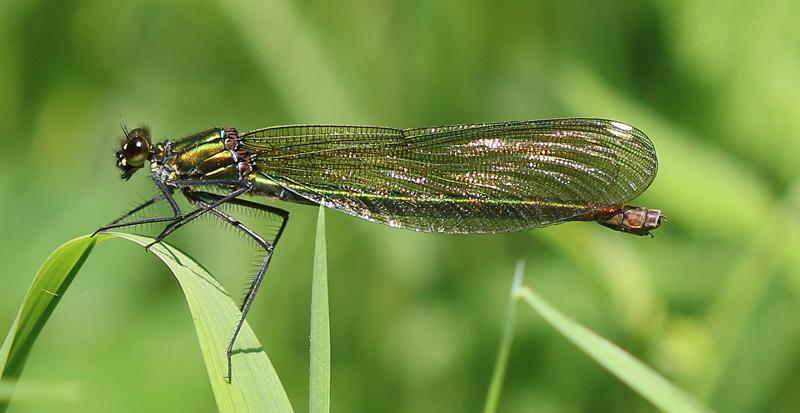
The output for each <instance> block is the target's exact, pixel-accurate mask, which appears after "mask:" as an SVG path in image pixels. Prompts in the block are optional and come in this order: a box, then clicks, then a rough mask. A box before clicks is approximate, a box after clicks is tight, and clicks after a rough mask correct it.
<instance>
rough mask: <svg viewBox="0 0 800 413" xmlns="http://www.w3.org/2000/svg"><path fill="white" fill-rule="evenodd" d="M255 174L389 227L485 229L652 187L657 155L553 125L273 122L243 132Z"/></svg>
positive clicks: (605, 132)
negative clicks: (271, 125)
mask: <svg viewBox="0 0 800 413" xmlns="http://www.w3.org/2000/svg"><path fill="white" fill-rule="evenodd" d="M243 144H244V147H245V149H247V150H249V151H250V152H251V154H255V159H256V172H257V173H259V174H261V176H263V177H265V178H266V179H268V180H272V181H274V182H276V183H278V184H279V185H281V186H283V187H285V188H286V189H288V190H290V191H292V192H293V193H295V194H297V195H299V196H301V197H303V198H306V199H309V200H311V201H313V202H316V203H319V204H322V205H324V206H326V207H329V208H333V209H336V210H339V211H342V212H345V213H348V214H350V215H354V216H357V217H360V218H364V219H367V220H370V221H374V222H380V223H384V224H387V225H391V226H395V227H403V228H407V229H412V230H416V231H425V232H444V233H494V232H504V231H516V230H522V229H528V228H535V227H542V226H546V225H550V224H554V223H559V222H563V221H568V220H571V219H580V217H581V216H586V214H587V213H590V212H591V211H594V210H596V209H597V208H603V207H607V206H611V205H615V204H620V203H625V202H627V201H629V200H631V199H633V198H635V197H636V196H637V195H639V194H640V193H641V192H642V191H644V190H645V189H646V188H647V187H648V186H649V185H650V183H651V182H652V181H653V179H654V178H655V175H656V170H657V160H656V154H655V148H654V147H653V144H652V142H650V140H649V139H648V138H647V136H646V135H645V134H644V133H642V132H641V131H639V130H638V129H636V128H633V127H631V126H629V125H626V124H623V123H620V122H614V121H608V120H601V119H551V120H537V121H530V122H507V123H487V124H466V125H452V126H440V127H431V128H423V129H405V130H401V129H391V128H381V127H370V126H318V125H317V126H280V127H274V128H267V129H261V130H257V131H253V132H250V133H247V134H245V135H244V138H243Z"/></svg>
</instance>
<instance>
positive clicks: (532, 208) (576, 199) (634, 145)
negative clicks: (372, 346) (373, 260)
mask: <svg viewBox="0 0 800 413" xmlns="http://www.w3.org/2000/svg"><path fill="white" fill-rule="evenodd" d="M123 129H124V128H123ZM125 135H126V140H125V142H124V143H123V144H122V148H121V149H120V150H119V151H118V152H117V166H118V167H119V168H121V169H122V177H123V178H124V179H129V178H130V177H131V175H132V174H133V173H134V172H136V171H137V170H138V169H140V168H142V167H144V164H145V162H146V161H150V174H151V176H152V178H153V182H154V183H155V185H156V186H157V187H158V189H159V190H160V192H161V193H160V194H159V195H158V196H156V197H155V198H153V199H151V200H150V201H148V202H145V203H144V204H142V205H141V206H139V207H137V208H135V209H134V210H132V211H130V212H129V213H127V214H125V215H124V216H122V217H120V218H119V219H117V220H116V221H114V222H112V223H111V224H109V225H106V226H104V227H102V228H100V230H99V231H102V230H107V229H110V228H118V227H125V226H131V225H139V224H145V223H153V222H167V223H168V225H167V227H166V228H165V229H164V230H163V231H162V232H161V234H160V235H159V236H158V237H157V239H156V241H155V242H159V241H161V240H162V239H163V238H164V237H165V236H167V235H168V234H170V233H171V232H172V231H174V230H176V229H177V228H179V227H181V226H182V225H184V224H186V223H187V222H189V221H191V220H193V219H194V218H197V217H198V216H200V215H203V214H205V213H207V212H210V213H212V214H214V215H216V216H217V217H218V218H220V219H221V220H223V221H224V222H227V223H228V224H230V225H232V226H234V227H235V228H237V229H238V230H240V231H242V232H244V233H245V234H247V236H249V237H251V238H252V239H254V240H255V241H256V242H258V243H259V245H261V246H262V247H263V248H264V249H265V250H266V252H267V254H266V257H265V258H264V261H263V263H262V264H261V267H260V268H259V270H258V273H257V274H256V278H255V279H254V281H253V284H252V286H251V288H250V289H249V291H248V293H247V294H246V296H245V299H244V301H243V303H242V306H241V311H242V316H241V318H240V320H239V323H238V325H237V327H236V329H235V331H234V334H233V337H232V338H231V341H230V344H229V346H228V350H227V355H228V377H230V374H231V351H232V349H233V345H234V342H235V340H236V337H237V335H238V333H239V329H240V328H241V326H242V324H243V323H244V319H245V317H246V316H247V312H248V311H249V309H250V306H251V304H252V302H253V298H254V297H255V294H256V292H257V291H258V287H259V286H260V284H261V281H262V280H263V277H264V273H265V272H266V270H267V267H268V266H269V262H270V259H271V258H272V251H273V247H274V246H275V244H277V242H278V240H279V239H280V236H281V234H282V233H283V230H284V228H285V227H286V222H287V220H288V217H289V214H288V212H286V211H284V210H282V209H280V208H276V207H273V206H269V205H264V204H261V203H258V202H254V201H250V200H245V199H241V198H240V196H241V195H244V194H249V195H254V196H260V197H262V198H265V199H273V200H280V201H289V202H296V203H303V204H314V205H322V206H326V207H328V208H332V209H335V210H338V211H342V212H344V213H347V214H350V215H353V216H357V217H359V218H363V219H366V220H369V221H373V222H379V223H383V224H386V225H389V226H392V227H397V228H406V229H410V230H414V231H423V232H441V233H450V234H481V233H498V232H507V231H520V230H524V229H530V228H538V227H543V226H547V225H553V224H558V223H562V222H566V221H596V222H599V223H600V224H602V225H605V226H607V227H609V228H612V229H615V230H617V231H621V232H627V233H631V234H635V235H648V236H652V235H650V231H652V230H654V229H656V228H658V227H659V225H661V222H662V221H665V220H666V218H665V217H664V216H663V215H661V211H660V210H657V209H646V208H640V207H634V206H630V205H627V202H628V201H630V200H632V199H633V198H635V197H636V196H638V195H639V194H641V193H642V192H643V191H644V190H645V189H647V187H648V186H649V185H650V183H652V182H653V179H655V176H656V170H657V169H658V161H657V159H656V153H655V148H654V147H653V144H652V142H650V139H648V138H647V136H646V135H645V134H644V133H642V132H641V131H639V130H638V129H636V128H634V127H632V126H630V125H627V124H624V123H620V122H615V121H609V120H602V119H577V118H576V119H550V120H537V121H530V122H505V123H483V124H465V125H452V126H437V127H430V128H421V129H393V128H383V127H374V126H327V125H298V126H277V127H271V128H265V129H259V130H255V131H252V132H248V133H244V134H240V133H238V132H237V131H236V129H233V128H213V129H209V130H207V131H205V132H201V133H198V134H196V135H192V136H188V137H185V138H181V139H177V140H174V141H164V142H162V143H158V144H155V145H153V144H152V142H151V135H150V131H149V130H148V129H146V128H139V129H134V130H132V131H130V132H128V131H127V130H125ZM175 189H178V190H180V191H181V193H183V195H184V196H185V197H186V198H187V199H188V200H189V201H190V202H192V203H193V204H194V205H196V206H197V209H195V210H194V211H192V212H190V213H187V214H184V213H183V212H182V211H181V209H180V208H179V207H178V204H177V203H176V202H175V200H174V199H173V193H174V190H175ZM212 191H213V192H212ZM163 200H166V201H167V202H168V203H169V205H170V206H171V208H172V211H173V216H171V217H155V218H147V219H141V220H136V221H124V220H125V219H127V218H128V217H130V216H131V215H133V214H135V213H137V212H138V211H140V210H142V209H144V208H145V207H147V206H149V205H152V204H154V203H157V202H159V201H163ZM225 203H232V204H236V205H241V206H245V207H250V208H256V209H259V210H261V211H265V212H267V213H272V214H276V215H277V216H279V217H280V218H281V226H280V229H279V230H278V231H277V234H276V236H275V237H274V239H272V240H267V239H265V238H263V237H262V236H260V235H258V234H257V233H256V232H254V231H252V230H251V229H250V228H248V227H246V226H245V225H243V224H242V223H241V222H239V221H238V220H237V219H235V218H234V217H232V216H231V215H229V214H227V213H225V212H223V211H221V210H219V209H218V207H219V206H220V205H222V204H225Z"/></svg>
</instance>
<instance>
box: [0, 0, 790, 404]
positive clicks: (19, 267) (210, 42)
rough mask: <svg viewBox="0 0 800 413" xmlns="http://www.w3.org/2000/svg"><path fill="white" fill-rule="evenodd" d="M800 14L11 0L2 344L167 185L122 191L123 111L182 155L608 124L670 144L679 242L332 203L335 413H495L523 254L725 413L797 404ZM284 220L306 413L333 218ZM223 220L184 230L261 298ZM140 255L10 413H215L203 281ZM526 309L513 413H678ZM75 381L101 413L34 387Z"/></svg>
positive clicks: (671, 5)
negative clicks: (101, 238) (332, 128)
mask: <svg viewBox="0 0 800 413" xmlns="http://www.w3.org/2000/svg"><path fill="white" fill-rule="evenodd" d="M798 20H800V3H797V2H792V1H788V0H784V1H780V0H774V1H767V2H746V1H741V0H733V1H721V0H697V1H685V2H666V1H660V2H641V1H634V0H621V1H616V2H593V1H577V0H566V1H555V0H546V1H519V0H505V1H488V0H484V1H476V0H472V1H453V0H425V1H419V0H414V1H400V0H395V1H382V0H377V1H366V0H340V1H335V2H334V1H312V0H307V1H299V2H290V1H279V0H269V1H251V2H247V1H218V2H215V1H210V0H200V1H186V0H183V1H182V0H174V1H169V0H168V1H145V0H141V1H136V0H134V1H125V2H107V1H98V0H82V1H77V0H72V1H69V0H68V1H48V0H32V1H31V0H28V1H21V0H16V1H15V0H10V1H4V2H0V126H1V127H2V131H3V133H2V138H0V142H2V150H0V210H1V211H2V213H1V214H0V228H2V232H0V233H1V234H2V236H0V263H2V267H0V268H2V270H0V331H7V327H8V326H10V325H11V322H12V320H13V319H14V316H15V312H16V310H17V308H18V307H19V304H20V302H21V301H22V298H23V296H24V294H25V291H26V289H27V287H28V285H29V283H30V281H31V278H32V277H33V274H35V272H36V270H37V269H38V266H39V265H40V264H41V263H42V262H43V261H44V260H45V258H46V257H47V256H48V254H49V253H50V252H51V251H53V249H55V248H56V247H57V246H59V245H61V244H62V243H63V242H65V241H66V240H69V239H72V238H74V237H76V236H79V235H82V234H85V233H87V232H91V231H93V230H94V229H96V228H97V227H99V226H100V225H103V224H106V223H108V222H110V221H111V220H112V219H114V218H116V217H117V216H118V215H119V214H121V213H122V212H123V211H124V210H126V209H128V208H130V206H131V205H132V204H133V203H135V202H139V201H141V200H144V199H147V198H148V197H150V196H152V195H153V194H154V189H153V187H152V183H151V182H149V181H148V177H147V176H146V174H144V173H139V174H137V175H135V176H134V177H133V178H132V179H131V180H130V181H129V182H123V181H121V180H120V179H119V172H118V170H116V168H115V167H114V162H113V157H112V154H113V152H114V151H115V150H116V146H117V143H118V139H119V138H120V137H121V131H120V128H119V125H118V124H119V119H120V116H121V117H122V118H124V120H125V122H127V124H128V125H129V126H131V127H133V126H139V125H140V124H142V123H145V122H146V123H147V125H149V126H150V127H151V128H152V130H153V135H154V136H155V138H156V139H157V140H164V139H170V138H175V137H179V136H182V135H185V134H187V133H191V132H196V131H199V130H203V129H205V128H208V127H210V126H214V125H217V126H233V127H237V128H238V129H239V130H242V131H245V130H249V129H255V128H259V127H263V126H269V125H276V124H287V123H359V124H375V125H387V126H395V127H417V126H432V125H441V124H450V123H461V122H483V121H503V120H527V119H536V118H547V117H564V116H591V117H606V118H611V119H616V120H620V121H624V122H627V123H630V124H632V125H635V126H636V127H638V128H640V129H642V130H643V131H645V132H646V133H647V134H648V135H649V136H650V137H651V138H652V140H653V142H654V143H655V145H656V148H657V150H658V154H659V160H660V167H661V168H660V171H659V176H658V178H657V179H656V181H655V183H654V184H653V186H652V187H651V188H650V189H649V190H648V191H647V192H646V193H645V194H644V195H643V196H642V197H640V199H639V200H637V201H636V203H637V204H641V205H645V206H648V207H650V208H661V209H663V211H664V214H665V215H667V216H668V217H669V222H667V223H665V224H664V225H663V227H662V229H660V230H658V231H656V232H655V236H656V237H655V238H654V239H645V238H637V237H633V236H629V235H625V234H621V233H615V232H612V231H609V230H607V229H605V228H602V227H600V226H599V225H594V224H589V223H570V224H565V225H561V226H557V227H552V228H546V229H541V230H535V231H528V232H523V233H515V234H503V235H496V236H445V235H431V234H416V233H411V232H406V231H402V230H397V229H392V228H386V227H382V226H379V225H375V224H370V223H368V222H364V221H361V220H358V219H355V218H351V217H347V216H344V215H342V214H338V213H333V212H331V213H330V214H328V228H327V232H328V246H329V247H328V253H329V261H328V264H329V268H328V272H329V277H330V280H329V283H330V285H329V288H330V308H331V342H332V375H333V379H332V380H333V381H332V400H331V403H332V407H333V409H334V410H335V411H348V412H351V411H353V412H357V411H397V412H401V411H403V412H405V411H407V412H424V411H469V410H472V411H475V410H477V409H479V408H480V407H481V406H482V404H483V400H484V397H485V394H486V388H487V385H488V382H489V377H490V375H491V370H492V363H493V358H494V354H495V350H496V347H497V340H498V337H499V332H500V329H501V323H502V317H503V312H504V309H505V306H506V299H507V291H508V287H509V285H510V283H511V274H512V272H513V268H514V263H515V262H516V260H517V259H518V258H524V259H525V260H526V262H527V274H526V283H527V284H529V285H532V286H533V287H535V288H536V290H537V291H538V292H539V293H540V294H542V295H543V296H544V297H545V298H546V299H547V300H548V301H549V302H551V303H552V304H553V305H555V306H557V307H558V308H559V309H561V310H562V311H564V312H565V313H567V314H569V315H570V316H571V317H574V318H575V319H577V320H578V321H580V322H581V323H583V324H585V325H587V326H589V327H590V328H592V329H594V330H596V331H598V332H599V333H600V334H602V335H604V336H605V337H608V338H609V339H611V340H612V341H614V342H616V343H618V344H619V345H621V346H622V347H624V348H626V349H628V350H629V351H630V352H632V353H633V354H635V355H636V356H637V357H639V358H640V359H642V360H643V361H645V362H646V363H648V364H650V365H651V366H653V367H655V368H656V369H658V370H659V371H661V372H662V373H664V374H665V375H667V377H669V378H670V379H672V380H673V381H674V382H676V383H677V384H678V385H680V386H681V387H683V388H685V389H687V390H688V391H689V392H691V393H693V394H695V395H697V396H698V397H699V398H701V399H703V400H705V401H707V402H708V403H709V404H710V406H711V407H713V408H715V409H716V410H718V411H725V412H751V411H786V412H791V411H796V410H797V409H798V406H799V405H800V397H798V395H800V391H798V390H800V389H798V387H800V368H798V367H800V359H799V357H798V356H800V351H799V350H798V349H800V318H798V317H796V314H797V312H798V310H800V308H798V303H799V302H800V300H798V298H800V297H798V295H799V294H800V253H798V252H799V251H800V244H799V243H798V239H799V238H798V235H799V234H798V233H799V232H800V221H798V218H797V217H798V216H800V214H798V212H800V183H798V180H797V177H798V176H800V162H798V161H797V159H798V158H800V132H798V131H800V116H798V114H799V113H800V26H798V25H797V24H796V22H797V21H798ZM285 207H286V208H287V209H288V210H290V211H291V214H292V215H291V219H290V221H289V225H288V228H287V231H286V233H285V235H284V237H283V239H282V241H281V244H280V245H279V246H278V248H277V249H276V255H275V259H274V260H273V264H272V267H271V268H270V271H269V273H268V276H267V279H266V280H265V282H264V284H263V286H262V289H261V292H260V293H259V297H258V299H257V300H256V304H255V306H254V309H253V311H252V312H251V315H250V323H251V325H252V326H253V328H254V330H255V332H256V334H257V335H258V336H259V339H260V341H261V342H262V344H263V345H264V347H265V349H266V350H267V351H268V353H269V355H270V358H271V359H272V361H273V363H274V364H275V367H276V369H277V371H278V373H279V375H280V376H281V379H282V381H283V383H284V385H285V386H286V390H287V392H288V394H289V397H290V399H292V401H293V404H294V406H295V408H297V409H298V410H302V409H303V406H305V405H306V403H305V400H307V399H308V387H307V386H308V381H307V380H308V329H309V303H310V284H311V278H310V274H311V267H312V254H313V236H314V216H315V213H316V211H315V209H314V208H311V207H306V206H294V205H289V206H285ZM154 212H156V213H157V212H158V211H154ZM232 212H233V213H244V212H243V211H238V210H236V209H234V210H233V211H232ZM244 215H245V216H247V215H248V214H247V213H244ZM249 219H250V222H253V223H254V227H255V228H256V229H258V230H264V231H269V230H270V229H271V228H274V226H275V222H274V221H270V220H268V219H261V218H259V217H249ZM202 221H203V220H201V222H197V223H193V224H191V225H189V226H187V228H185V229H182V230H181V231H178V232H176V233H175V234H174V235H171V236H170V238H169V241H170V242H171V243H172V244H174V245H177V246H179V247H181V248H182V249H184V250H186V251H187V252H189V253H190V254H191V255H192V256H193V257H195V258H196V259H198V260H199V261H200V262H201V263H202V264H203V265H205V266H206V267H207V268H208V269H209V270H210V271H211V272H212V273H213V274H215V275H216V276H217V277H219V278H220V279H221V281H222V282H223V284H225V285H226V287H227V288H228V289H229V290H234V291H236V290H237V288H239V287H238V285H240V284H241V285H244V284H245V283H246V282H247V281H246V277H247V276H248V275H249V274H253V273H254V271H255V268H254V267H253V266H252V265H251V264H250V263H251V262H253V261H258V260H259V257H258V256H257V255H254V253H255V252H256V248H255V247H254V246H253V245H251V244H250V243H247V242H243V241H242V240H241V238H240V237H239V236H238V235H235V234H234V233H233V232H232V231H229V230H226V229H221V228H220V227H221V225H219V224H216V223H215V222H214V221H213V220H211V219H207V220H205V222H202ZM157 229H158V228H155V227H154V228H152V229H151V230H157ZM128 244H129V243H123V242H115V241H109V242H106V243H103V244H102V245H100V246H99V247H98V248H97V249H96V250H95V252H94V254H93V255H92V257H91V259H90V260H89V261H87V263H86V265H85V266H84V269H83V272H82V273H81V275H80V276H79V277H77V278H76V279H75V281H74V282H73V285H72V287H71V289H70V291H69V292H68V294H66V296H65V297H63V299H62V300H61V304H60V306H59V308H58V309H57V310H56V312H55V313H54V314H53V316H52V318H51V321H50V323H48V325H47V327H46V328H45V329H44V331H43V332H42V334H41V335H40V338H39V341H38V342H37V344H36V346H35V347H34V349H33V351H32V353H31V356H30V359H29V360H28V363H27V368H26V371H25V373H24V375H23V376H22V378H23V381H22V383H21V384H20V388H21V389H23V390H24V388H23V386H29V389H31V391H26V392H25V394H26V395H28V397H27V398H26V400H19V401H17V402H15V403H12V405H11V408H10V409H9V411H11V412H25V411H62V412H69V411H76V412H86V411H116V412H125V411H135V412H139V411H214V409H215V405H214V400H213V397H212V395H211V391H210V386H209V383H208V380H207V378H206V375H205V372H204V367H203V363H202V357H201V354H200V351H199V348H198V346H197V339H196V337H195V333H194V329H193V327H192V323H191V319H190V316H189V312H188V310H187V308H186V306H185V304H184V303H185V301H184V300H183V298H182V297H181V293H180V291H179V287H178V285H177V284H176V283H175V282H174V281H173V278H172V276H171V275H170V274H169V273H168V272H167V271H168V270H167V269H166V268H164V267H163V265H162V264H161V263H160V262H159V261H158V260H157V259H155V258H154V257H152V256H151V255H149V254H147V253H145V252H144V251H143V250H142V249H140V248H136V247H134V246H132V245H128ZM520 317H521V320H520V325H519V331H518V335H517V336H516V338H515V342H514V347H513V350H512V353H511V359H510V366H509V372H508V376H507V378H506V386H505V389H504V393H503V395H502V399H501V404H500V408H501V409H502V410H504V411H562V412H573V411H574V412H578V411H652V410H653V408H652V406H650V405H649V404H648V403H647V402H645V401H643V400H642V399H641V398H639V397H638V396H636V395H635V394H634V393H633V391H631V390H630V389H628V388H627V387H626V386H625V385H623V384H621V383H620V382H618V381H617V380H616V379H614V378H613V377H612V376H610V375H609V374H608V373H606V372H605V371H604V370H603V369H602V368H601V367H599V366H598V365H596V364H595V363H594V362H593V361H592V360H590V359H589V358H588V357H587V356H585V355H583V354H582V353H580V352H579V351H578V350H577V349H575V348H574V347H573V346H572V345H571V344H569V343H568V342H567V341H566V340H565V339H564V338H562V337H560V336H559V335H558V334H557V333H555V332H554V331H552V330H551V329H550V328H549V327H548V326H547V325H546V324H545V323H544V322H543V321H542V320H540V319H538V318H536V317H534V316H532V315H530V314H528V313H527V312H526V311H521V314H520ZM62 385H68V386H70V388H74V389H78V391H77V396H75V394H76V393H75V392H72V393H70V397H69V400H63V399H61V398H59V397H57V395H58V394H59V393H58V392H49V393H48V392H43V393H42V396H41V397H38V398H37V397H36V396H35V395H36V392H35V389H36V388H37V386H40V387H39V388H48V387H53V386H56V387H57V386H62Z"/></svg>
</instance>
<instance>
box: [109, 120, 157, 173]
mask: <svg viewBox="0 0 800 413" xmlns="http://www.w3.org/2000/svg"><path fill="white" fill-rule="evenodd" d="M151 153H152V144H151V142H150V130H149V129H147V128H136V129H134V130H132V131H130V132H128V134H127V136H126V138H125V141H124V142H122V147H121V148H120V150H118V151H117V167H118V168H119V169H122V179H126V180H127V179H130V178H131V175H133V173H134V172H136V171H137V170H138V169H139V168H141V167H143V166H144V162H145V161H147V160H148V159H150V155H151Z"/></svg>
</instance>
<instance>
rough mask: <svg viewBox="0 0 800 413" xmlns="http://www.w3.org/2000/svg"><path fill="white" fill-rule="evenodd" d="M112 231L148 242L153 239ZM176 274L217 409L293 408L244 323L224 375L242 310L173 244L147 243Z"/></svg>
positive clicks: (264, 409) (248, 327) (271, 410)
mask: <svg viewBox="0 0 800 413" xmlns="http://www.w3.org/2000/svg"><path fill="white" fill-rule="evenodd" d="M114 235H116V236H118V237H120V238H124V239H127V240H130V241H133V242H135V243H137V244H139V245H147V244H149V243H151V242H152V241H153V239H152V238H149V237H143V236H139V235H132V234H122V233H115V234H114ZM150 251H152V252H153V253H154V254H156V255H157V256H158V257H159V258H161V260H162V261H164V263H165V264H167V266H168V267H169V268H170V270H172V273H173V274H175V278H177V279H178V282H179V283H180V284H181V288H183V291H184V294H185V295H186V301H187V302H188V303H189V309H190V310H191V312H192V319H193V320H194V324H195V329H196V330H197V338H198V340H199V341H200V348H201V350H202V352H203V359H204V360H205V364H206V370H207V372H208V378H209V380H211V387H212V389H213V391H214V397H215V398H216V400H217V407H218V408H219V411H220V412H291V411H293V410H292V406H291V404H290V402H289V398H288V396H287V395H286V391H285V390H284V388H283V386H282V385H281V382H280V379H279V378H278V375H277V373H276V372H275V368H274V367H273V366H272V363H271V362H270V360H269V357H267V353H266V352H265V351H264V349H263V348H262V347H261V343H259V341H258V339H257V338H256V336H255V334H253V330H251V329H250V326H249V325H248V324H247V323H245V324H244V326H243V327H242V330H241V332H240V333H239V337H238V338H237V340H236V347H235V348H234V354H233V377H232V379H231V380H230V382H229V381H228V380H226V379H224V378H223V377H224V376H225V375H226V374H227V368H228V364H227V363H228V362H227V360H226V357H225V350H226V348H227V347H228V341H229V340H230V338H231V334H232V333H233V329H234V326H235V323H236V322H237V321H238V319H239V316H240V315H241V313H240V312H239V309H238V306H237V305H236V303H234V302H233V300H232V299H231V297H230V296H229V295H228V293H226V292H225V290H224V289H223V288H222V286H221V285H220V284H219V282H218V281H217V280H216V279H215V278H214V277H213V276H212V275H211V274H209V273H208V271H206V270H205V269H204V268H203V267H202V266H201V265H200V264H198V263H197V262H195V261H194V260H192V259H191V258H189V257H187V256H186V255H184V254H183V253H182V252H180V251H178V250H177V249H175V248H174V247H172V246H170V245H167V244H165V243H163V242H162V243H159V244H156V245H153V246H152V247H150Z"/></svg>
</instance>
